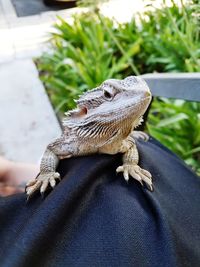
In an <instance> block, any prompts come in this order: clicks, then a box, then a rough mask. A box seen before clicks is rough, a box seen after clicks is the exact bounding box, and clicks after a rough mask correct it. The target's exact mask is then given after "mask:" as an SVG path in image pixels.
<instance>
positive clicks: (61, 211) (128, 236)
mask: <svg viewBox="0 0 200 267" xmlns="http://www.w3.org/2000/svg"><path fill="white" fill-rule="evenodd" d="M138 147H139V152H140V158H141V160H140V164H141V166H142V167H143V168H145V169H147V170H149V171H151V173H152V175H153V177H154V188H155V190H154V192H153V193H151V192H149V191H148V190H147V189H146V188H142V187H141V186H140V184H139V183H138V182H137V181H135V180H133V179H130V181H129V183H128V184H127V183H126V182H125V181H124V179H123V177H122V175H121V174H119V175H116V173H115V169H116V168H117V167H118V166H119V165H120V164H121V155H120V154H119V155H115V156H110V155H93V156H88V157H80V158H72V159H68V160H63V161H61V163H60V165H59V168H58V170H59V171H60V172H61V174H62V176H63V179H62V181H61V182H60V183H59V184H58V185H57V186H56V187H55V189H54V190H53V191H52V192H51V193H50V194H48V195H47V196H46V197H45V198H44V199H42V198H41V197H40V196H39V195H37V196H35V197H34V198H33V199H32V200H31V201H30V202H29V203H28V204H26V201H25V199H26V197H25V194H17V195H14V196H10V197H4V198H3V197H2V198H0V266H3V267H17V266H18V267H23V266H27V267H31V266H37V267H40V266H41V267H45V266H48V267H51V266H56V267H57V266H58V267H62V266H63V267H64V266H67V267H68V266H70V267H71V266H86V267H90V266H91V267H95V266H103V267H104V266H105V267H106V266H108V267H112V266H113V267H116V266H123V267H124V266H139V267H141V266H142V267H143V266H152V267H156V266H159V267H160V266H162V267H165V266H167V267H169V266H170V267H173V266H192V267H194V266H199V264H200V212H199V206H200V179H199V177H197V176H196V175H195V174H194V173H193V172H192V171H191V170H190V169H189V168H188V167H186V166H185V164H184V163H183V162H182V161H181V160H180V159H179V158H177V157H176V156H175V155H173V154H172V153H171V152H170V151H168V150H167V149H166V148H164V147H163V146H162V145H160V144H159V143H158V142H157V141H154V140H150V141H149V142H147V143H145V142H143V141H139V142H138Z"/></svg>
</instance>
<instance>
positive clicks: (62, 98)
mask: <svg viewBox="0 0 200 267" xmlns="http://www.w3.org/2000/svg"><path fill="white" fill-rule="evenodd" d="M88 1H89V2H90V4H92V6H93V9H91V11H90V12H89V13H86V14H81V15H78V16H75V17H74V18H73V23H68V22H67V21H65V20H63V19H62V18H59V22H58V23H57V24H56V25H55V29H56V32H54V33H52V34H51V44H52V48H51V53H46V54H44V55H43V56H42V57H41V58H39V59H38V60H37V66H38V69H39V71H40V77H41V79H42V80H43V82H44V84H45V86H46V88H47V91H48V93H49V96H50V98H51V100H52V103H53V105H54V106H55V109H56V112H59V113H61V114H62V112H63V111H66V110H67V109H71V108H73V107H74V106H75V103H74V102H73V100H72V99H73V98H77V96H78V95H79V94H80V93H82V92H83V91H86V90H88V89H90V88H93V87H96V86H97V85H99V84H100V83H101V82H102V81H104V80H105V79H108V78H111V77H112V78H122V77H125V76H128V75H133V74H136V75H138V74H143V73H148V72H154V71H156V72H197V71H198V72H200V59H199V58H200V20H199V18H200V5H199V4H198V2H197V1H190V3H189V4H188V5H184V4H183V3H182V4H181V6H177V5H176V4H175V3H174V2H173V1H172V2H171V4H172V5H171V6H170V7H167V6H166V5H165V3H164V1H163V6H162V8H154V7H153V5H152V4H151V2H150V5H148V6H147V8H146V10H145V12H144V13H143V14H139V15H137V16H136V17H135V18H133V19H132V20H131V21H130V22H129V23H124V24H118V23H117V22H116V21H113V20H111V19H108V18H105V17H103V16H102V15H101V14H100V12H99V9H98V4H99V2H101V1H100V0H98V1H97V2H95V1H93V0H88ZM82 2H84V1H82ZM199 121H200V104H198V103H190V102H184V101H180V100H176V101H175V100H164V99H157V100H155V101H154V102H153V105H152V108H151V110H150V115H149V120H148V125H147V126H148V131H149V132H150V133H151V134H152V135H153V136H154V137H156V138H157V139H158V140H160V141H161V142H162V143H163V144H165V145H166V146H168V147H169V148H170V149H172V150H173V151H174V152H176V153H177V154H178V155H180V156H181V157H182V158H183V159H184V160H185V161H186V162H187V163H188V164H189V165H191V166H192V167H193V168H194V169H195V170H196V171H197V173H200V125H199V123H200V122H199ZM174 133H176V134H174Z"/></svg>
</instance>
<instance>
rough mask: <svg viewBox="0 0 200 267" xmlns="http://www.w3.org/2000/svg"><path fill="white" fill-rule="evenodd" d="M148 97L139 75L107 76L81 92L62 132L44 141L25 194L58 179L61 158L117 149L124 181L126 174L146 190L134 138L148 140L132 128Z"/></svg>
mask: <svg viewBox="0 0 200 267" xmlns="http://www.w3.org/2000/svg"><path fill="white" fill-rule="evenodd" d="M150 101H151V93H150V90H149V88H148V86H147V84H146V83H145V82H144V81H143V80H142V79H141V78H139V77H133V76H132V77H128V78H126V79H124V80H116V79H110V80H107V81H105V82H104V83H103V84H102V85H100V86H99V87H97V88H95V89H93V90H91V91H88V92H87V93H85V94H83V95H82V96H81V97H80V99H79V100H78V101H77V108H76V109H74V110H72V111H70V112H68V113H67V117H66V118H65V119H64V121H63V128H64V131H63V134H62V135H61V137H60V138H58V139H56V140H55V141H53V142H52V143H51V144H49V145H48V147H47V149H46V150H45V152H44V155H43V157H42V160H41V165H40V173H39V175H38V176H37V177H36V179H35V180H32V181H30V182H29V183H28V184H27V187H26V194H27V196H28V198H29V197H30V196H32V195H33V194H34V192H36V191H37V190H40V192H41V193H42V194H43V193H44V192H45V191H46V189H47V187H48V186H51V187H52V188H53V187H54V186H55V185H56V181H57V180H58V179H60V176H59V174H58V173H57V172H56V168H57V166H58V163H59V160H61V159H63V158H69V157H76V156H80V155H90V154H94V153H104V154H116V153H123V158H122V159H123V165H122V166H119V167H118V168H117V170H116V171H117V172H122V173H123V176H124V179H125V180H126V181H128V180H129V177H130V176H131V177H132V178H134V179H135V180H137V181H139V182H140V183H141V184H143V182H144V183H145V184H146V185H147V187H148V188H149V189H150V190H151V191H152V190H153V186H152V177H151V174H150V173H149V172H148V171H146V170H144V169H142V168H141V167H140V166H139V165H138V162H139V155H138V150H137V147H136V143H135V138H142V139H143V140H148V135H147V134H145V133H142V132H139V131H137V132H136V131H134V128H135V127H136V126H137V125H138V124H140V123H141V121H142V116H143V114H144V113H145V111H146V109H147V108H148V106H149V104H150Z"/></svg>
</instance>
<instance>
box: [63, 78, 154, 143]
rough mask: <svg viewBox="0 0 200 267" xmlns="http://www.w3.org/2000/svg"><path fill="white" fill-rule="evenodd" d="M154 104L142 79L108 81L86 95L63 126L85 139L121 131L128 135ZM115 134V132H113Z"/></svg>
mask: <svg viewBox="0 0 200 267" xmlns="http://www.w3.org/2000/svg"><path fill="white" fill-rule="evenodd" d="M150 101H151V93H150V90H149V88H148V86H147V85H146V83H145V82H144V80H143V79H141V78H139V77H135V76H130V77H127V78H126V79H124V80H117V79H109V80H106V81H105V82H103V83H102V84H101V85H100V86H99V87H97V88H95V89H93V90H90V91H88V92H86V93H84V94H83V95H82V96H81V97H80V98H79V100H77V101H76V103H77V108H76V109H74V110H72V111H69V112H68V114H67V117H66V118H65V119H64V121H63V125H64V127H67V128H73V129H77V133H78V135H79V136H82V137H96V136H101V135H105V134H106V133H109V134H108V138H111V136H113V135H114V132H115V133H117V131H119V130H121V131H123V135H126V136H127V135H128V134H129V133H130V132H131V130H132V129H133V128H134V127H136V126H137V125H138V124H139V123H140V122H141V120H142V115H143V114H144V112H145V111H146V109H147V107H148V105H149V103H150ZM113 131H114V132H113Z"/></svg>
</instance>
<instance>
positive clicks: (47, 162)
mask: <svg viewBox="0 0 200 267" xmlns="http://www.w3.org/2000/svg"><path fill="white" fill-rule="evenodd" d="M62 143H63V140H62V139H61V138H60V139H57V140H56V141H55V142H53V143H51V144H49V145H48V147H47V149H46V150H45V152H44V155H43V157H42V160H41V163H40V173H39V174H38V176H37V177H36V178H35V179H34V180H31V181H30V182H29V183H27V185H26V194H27V196H28V198H29V197H30V196H31V195H33V194H34V192H36V191H37V190H40V193H41V194H43V193H44V192H45V191H46V189H47V187H48V185H50V186H51V187H52V188H53V187H55V185H56V179H60V174H59V173H58V172H56V168H57V166H58V163H59V159H61V158H67V157H70V156H71V155H70V154H69V153H67V151H65V150H63V146H62Z"/></svg>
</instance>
